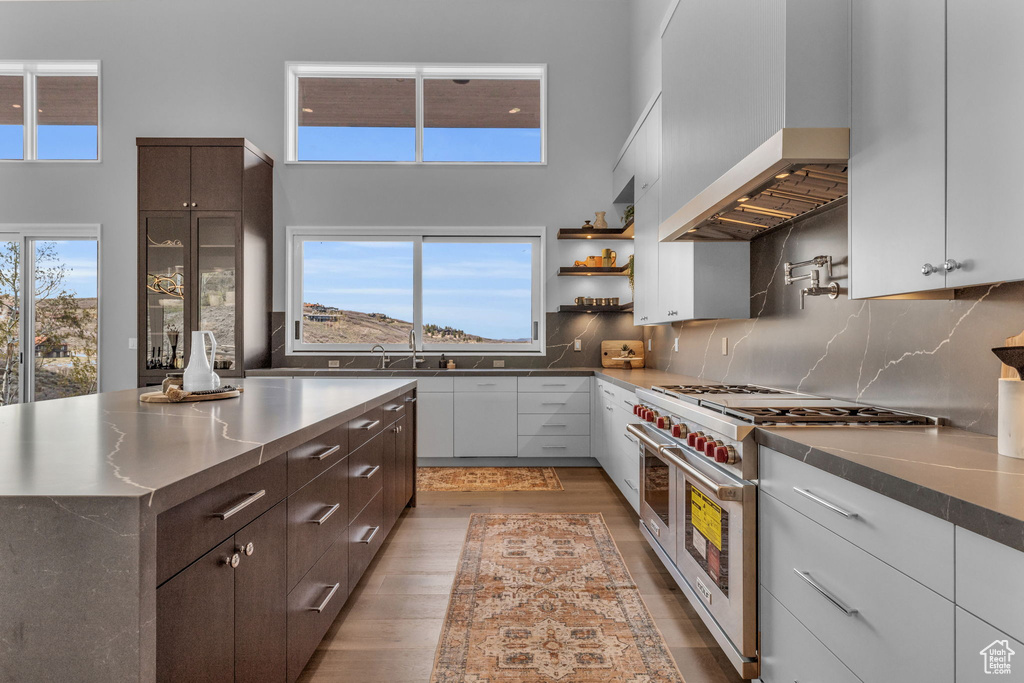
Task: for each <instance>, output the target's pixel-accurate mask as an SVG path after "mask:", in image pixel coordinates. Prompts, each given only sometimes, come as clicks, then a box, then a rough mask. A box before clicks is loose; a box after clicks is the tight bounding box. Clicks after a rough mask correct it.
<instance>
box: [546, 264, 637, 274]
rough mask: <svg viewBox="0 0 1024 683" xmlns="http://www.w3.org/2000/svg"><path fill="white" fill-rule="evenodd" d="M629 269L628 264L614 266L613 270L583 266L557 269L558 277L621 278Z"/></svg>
mask: <svg viewBox="0 0 1024 683" xmlns="http://www.w3.org/2000/svg"><path fill="white" fill-rule="evenodd" d="M628 268H629V264H626V265H624V266H615V267H614V268H586V267H583V266H563V267H561V268H559V269H558V274H559V275H589V276H593V275H601V276H604V277H607V276H618V277H622V276H624V275H626V270H627V269H628Z"/></svg>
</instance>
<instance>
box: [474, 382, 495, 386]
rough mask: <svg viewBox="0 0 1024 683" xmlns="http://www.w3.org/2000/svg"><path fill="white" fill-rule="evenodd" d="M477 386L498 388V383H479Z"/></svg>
mask: <svg viewBox="0 0 1024 683" xmlns="http://www.w3.org/2000/svg"><path fill="white" fill-rule="evenodd" d="M476 385H477V386H478V387H496V386H498V383H497V382H477V383H476Z"/></svg>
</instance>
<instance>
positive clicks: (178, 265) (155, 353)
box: [141, 212, 191, 377]
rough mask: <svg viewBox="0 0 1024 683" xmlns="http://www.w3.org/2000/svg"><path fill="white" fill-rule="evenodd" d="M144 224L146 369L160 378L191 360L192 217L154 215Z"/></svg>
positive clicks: (145, 218)
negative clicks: (189, 350)
mask: <svg viewBox="0 0 1024 683" xmlns="http://www.w3.org/2000/svg"><path fill="white" fill-rule="evenodd" d="M143 221H144V222H145V235H146V244H145V259H146V291H145V298H146V312H145V318H146V321H145V324H146V337H145V339H144V344H145V346H144V347H143V348H142V349H141V351H142V352H143V353H144V359H145V365H144V367H145V369H146V370H147V371H150V374H155V375H158V376H160V377H162V376H163V375H165V374H166V373H167V371H169V370H175V369H180V368H183V367H185V359H186V358H187V357H188V356H187V355H186V354H187V351H188V349H187V348H186V347H187V346H188V331H189V328H190V327H191V325H190V323H189V314H190V312H191V311H190V308H191V307H190V306H189V304H188V296H187V295H188V294H189V292H188V291H187V289H188V285H187V281H188V279H189V278H188V272H189V244H191V241H190V239H189V233H190V231H191V226H190V225H189V215H188V213H187V212H180V213H152V214H146V215H144V217H143Z"/></svg>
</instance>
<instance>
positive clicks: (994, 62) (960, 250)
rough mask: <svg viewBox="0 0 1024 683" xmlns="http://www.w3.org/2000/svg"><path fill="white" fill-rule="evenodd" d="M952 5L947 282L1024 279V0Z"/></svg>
mask: <svg viewBox="0 0 1024 683" xmlns="http://www.w3.org/2000/svg"><path fill="white" fill-rule="evenodd" d="M895 4H902V3H895ZM946 5H947V10H948V33H947V54H946V59H947V65H948V80H947V89H948V90H947V95H946V103H947V107H948V109H947V117H948V121H947V125H948V129H947V130H948V133H947V136H946V140H947V143H946V144H947V146H948V150H947V152H948V154H947V161H948V167H947V174H948V178H947V188H948V189H947V194H946V201H947V204H946V210H947V215H946V257H947V258H950V259H953V260H955V261H958V262H961V263H963V266H962V268H961V269H959V270H952V271H950V272H949V273H948V274H947V275H946V284H947V285H948V286H950V287H966V286H968V285H975V284H983V283H988V282H998V281H1001V280H1019V279H1021V278H1024V263H1022V261H1021V259H1020V253H1021V249H1022V247H1024V233H1022V232H1021V231H1020V229H1019V228H1017V227H1016V226H1013V224H1012V222H1009V221H1008V220H1007V216H1006V214H1004V213H1003V212H1004V211H1005V210H1006V207H1007V203H1008V201H1012V200H1013V199H1014V198H1015V197H1017V196H1018V195H1019V194H1020V188H1021V187H1022V186H1024V167H1022V166H1021V163H1020V159H1021V157H1022V156H1024V128H1022V126H1021V110H1022V109H1024V88H1022V87H1021V84H1024V42H1022V41H1021V38H1020V27H1021V26H1022V25H1024V3H1022V2H1020V1H1019V0H986V1H985V2H976V1H975V2H972V1H971V0H949V1H948V2H947V3H946ZM913 203H914V204H915V205H916V204H917V202H916V201H915V202H913ZM1021 668H1024V664H1022V665H1021Z"/></svg>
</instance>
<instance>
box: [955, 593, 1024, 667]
mask: <svg viewBox="0 0 1024 683" xmlns="http://www.w3.org/2000/svg"><path fill="white" fill-rule="evenodd" d="M1010 653H1013V654H1010ZM1022 655H1024V643H1021V642H1020V641H1018V640H1014V639H1013V638H1011V637H1010V636H1008V635H1006V634H1005V633H1003V632H1002V631H1000V630H998V629H997V628H995V627H993V626H992V625H991V624H989V623H987V622H984V621H982V620H981V619H979V618H977V617H976V616H974V615H973V614H971V613H970V612H967V611H965V610H963V609H961V608H960V607H959V606H958V607H957V608H956V683H989V681H992V680H997V681H1008V682H1009V681H1021V680H1024V673H1021V663H1020V662H1021V659H1024V657H1022ZM995 677H998V678H995Z"/></svg>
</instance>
